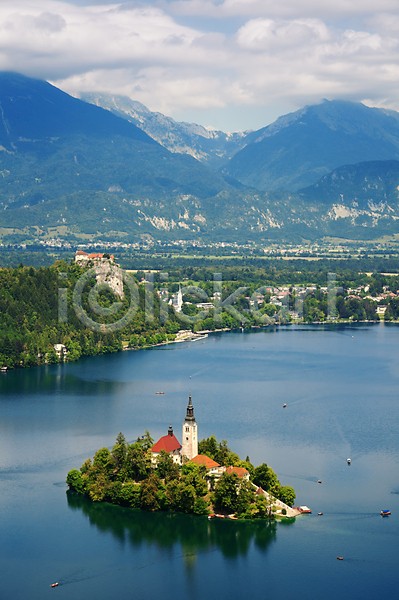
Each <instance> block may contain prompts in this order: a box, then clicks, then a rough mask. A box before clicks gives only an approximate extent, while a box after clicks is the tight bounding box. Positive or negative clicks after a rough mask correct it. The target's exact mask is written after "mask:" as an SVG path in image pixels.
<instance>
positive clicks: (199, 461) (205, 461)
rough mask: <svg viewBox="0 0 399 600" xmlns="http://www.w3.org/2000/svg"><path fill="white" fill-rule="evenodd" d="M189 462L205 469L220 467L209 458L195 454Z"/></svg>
mask: <svg viewBox="0 0 399 600" xmlns="http://www.w3.org/2000/svg"><path fill="white" fill-rule="evenodd" d="M190 462H193V463H195V464H196V465H205V466H206V468H207V469H213V468H214V467H220V465H219V463H217V462H215V461H214V460H212V459H211V458H209V456H205V455H204V454H197V456H194V458H192V459H191V460H190Z"/></svg>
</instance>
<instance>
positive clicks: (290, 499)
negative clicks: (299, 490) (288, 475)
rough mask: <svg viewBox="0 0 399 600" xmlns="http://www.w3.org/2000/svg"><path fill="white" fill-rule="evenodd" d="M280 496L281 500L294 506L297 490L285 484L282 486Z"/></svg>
mask: <svg viewBox="0 0 399 600" xmlns="http://www.w3.org/2000/svg"><path fill="white" fill-rule="evenodd" d="M278 498H279V499H280V500H281V502H284V504H288V506H292V505H293V504H294V502H295V490H294V489H293V488H292V487H291V486H289V485H285V486H283V487H282V488H280V491H279V494H278Z"/></svg>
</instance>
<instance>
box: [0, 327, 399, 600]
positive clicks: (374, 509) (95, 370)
mask: <svg viewBox="0 0 399 600" xmlns="http://www.w3.org/2000/svg"><path fill="white" fill-rule="evenodd" d="M398 383H399V328H398V327H397V326H395V325H384V324H381V325H371V324H370V325H359V326H358V327H351V328H339V327H331V328H329V327H322V326H303V327H299V326H298V327H294V326H292V327H281V328H280V329H274V330H273V329H270V330H258V331H256V332H253V333H237V332H231V333H224V334H222V335H210V336H209V337H208V338H207V340H206V341H205V342H202V341H197V342H195V343H189V344H175V345H170V346H167V347H160V348H156V349H150V350H141V351H131V352H123V353H118V354H114V355H108V356H101V357H93V358H87V359H83V360H81V361H79V362H77V363H72V364H67V365H53V366H48V367H41V368H36V369H29V370H21V371H18V372H17V371H15V372H10V373H7V374H1V376H0V486H1V493H0V526H1V529H0V531H1V535H0V559H1V570H0V598H1V599H2V600H11V599H13V600H17V599H22V598H23V599H24V600H25V599H27V598H28V599H29V600H36V599H37V600H42V599H43V598H46V597H48V596H50V595H57V598H73V599H74V600H80V599H85V600H87V599H93V600H94V599H95V600H108V599H109V600H112V599H114V598H132V599H133V598H147V599H150V600H151V599H155V598H157V597H159V596H160V595H168V596H169V595H170V596H171V597H173V598H174V600H180V599H181V600H186V599H202V598H211V599H213V598H215V599H218V600H220V599H224V598H226V599H233V600H235V599H239V598H240V599H241V598H249V597H251V596H256V597H272V598H278V599H279V600H285V599H287V600H288V599H290V600H291V599H292V598H295V600H302V599H303V600H305V599H306V600H312V599H313V598H314V599H319V598H320V599H323V600H330V599H335V598H340V599H341V598H342V599H344V600H346V599H351V600H353V599H362V600H364V599H376V600H377V599H378V600H380V599H384V598H395V597H397V594H398V585H399V569H398V559H399V432H398V424H399V402H398V396H399V392H398ZM157 391H163V392H164V395H156V392H157ZM189 391H191V393H192V399H193V405H194V410H195V417H196V420H197V422H198V431H199V437H200V439H202V438H203V437H208V436H209V435H212V434H214V435H215V436H216V437H217V439H218V440H221V439H226V440H227V441H228V444H229V446H230V448H231V449H232V450H233V451H235V452H237V453H238V454H239V455H240V456H241V457H242V458H245V457H246V456H247V455H249V457H250V459H251V462H253V463H254V464H255V465H258V464H260V463H262V462H267V463H268V464H269V465H270V466H271V467H272V468H273V469H274V470H275V471H276V473H277V475H278V477H279V480H280V482H281V483H282V484H283V485H291V486H293V487H294V488H295V490H296V493H297V501H296V502H297V503H298V504H307V505H308V506H309V507H310V508H311V509H312V511H313V512H312V514H311V515H307V516H301V517H298V518H297V519H296V520H293V521H291V522H284V523H283V522H282V523H273V524H270V523H267V522H263V521H256V522H253V523H247V522H233V521H228V522H221V521H217V522H215V521H212V522H209V521H208V520H207V519H206V518H205V519H204V518H200V517H193V516H186V515H181V514H176V513H157V514H148V513H145V512H142V511H138V510H131V509H124V508H119V507H114V506H110V505H106V504H93V503H91V502H90V501H88V500H87V499H86V498H84V497H80V496H76V495H74V494H70V493H67V489H66V485H65V477H66V474H67V472H68V471H69V470H70V469H72V468H79V467H80V465H81V464H82V463H83V461H84V460H85V459H86V458H87V457H89V456H91V457H92V456H93V454H94V453H95V451H96V450H98V449H99V448H101V447H103V446H108V447H111V446H112V445H113V444H114V441H115V438H116V436H117V434H118V433H119V431H122V432H123V433H124V435H125V437H126V439H127V440H128V441H133V440H135V439H136V438H137V436H138V435H141V434H142V433H144V430H145V429H146V428H148V429H149V430H150V432H151V434H152V437H153V438H154V439H155V440H156V439H158V438H159V437H160V436H161V435H165V434H166V432H167V429H168V427H169V423H172V425H173V427H174V432H175V434H176V435H177V437H178V439H181V424H182V421H183V419H184V416H185V411H186V406H187V401H188V393H189ZM284 403H286V404H287V407H286V408H285V409H284V408H283V404H284ZM348 457H350V458H351V459H352V464H351V465H350V466H348V465H347V462H346V459H347V458H348ZM318 480H322V484H318V483H317V481H318ZM387 508H388V509H390V510H391V511H392V515H391V516H390V517H386V518H382V517H381V516H380V514H379V513H380V511H381V510H382V509H387ZM318 512H323V516H318V515H317V513H318ZM337 556H343V557H344V560H343V561H338V560H337ZM54 581H58V582H59V584H60V585H59V587H58V588H56V589H51V588H50V587H49V584H50V583H52V582H54Z"/></svg>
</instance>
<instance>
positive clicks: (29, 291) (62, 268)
mask: <svg viewBox="0 0 399 600" xmlns="http://www.w3.org/2000/svg"><path fill="white" fill-rule="evenodd" d="M84 273H85V269H83V268H82V267H80V266H79V265H77V264H75V263H74V262H73V261H71V262H70V263H66V262H64V261H57V262H56V263H55V264H54V265H53V266H51V267H40V268H38V269H34V268H33V267H26V266H23V265H22V264H20V265H19V266H18V267H16V268H2V269H0V366H1V367H7V368H17V367H32V366H36V365H43V364H51V363H55V362H59V361H61V360H67V361H73V360H77V359H79V358H80V357H81V356H92V355H96V354H102V353H109V352H117V351H120V350H122V349H123V348H128V347H130V348H142V347H146V346H152V345H156V344H160V343H165V342H170V341H173V340H174V339H175V336H176V334H177V332H178V331H179V330H181V329H187V330H191V331H193V332H198V331H203V330H215V329H226V328H235V327H240V326H244V327H247V328H249V327H251V326H254V325H259V324H282V323H289V322H291V321H292V320H294V321H295V319H296V318H297V317H295V315H294V316H293V311H295V309H297V307H298V301H300V306H301V315H300V321H303V322H308V323H312V322H323V321H326V320H327V318H328V306H327V295H326V286H327V276H328V271H326V270H324V269H318V270H317V269H316V270H315V269H312V270H306V269H304V268H301V269H300V270H299V269H298V268H296V269H295V268H294V267H291V266H286V265H281V267H280V268H276V267H275V266H271V265H270V266H269V267H267V268H255V267H233V266H229V267H226V268H224V269H223V271H222V273H221V274H220V276H219V280H220V281H219V280H217V278H215V270H214V269H213V268H211V267H202V268H194V267H184V266H182V267H180V268H175V269H174V270H170V271H169V272H164V273H160V272H156V273H152V274H151V277H150V276H149V275H148V274H146V273H144V272H143V271H136V272H134V273H133V280H134V281H135V285H136V286H137V298H136V310H135V312H134V314H133V315H132V317H131V318H129V319H128V320H127V322H126V323H122V325H123V326H122V325H121V327H119V328H118V327H115V328H112V327H108V325H109V324H111V323H113V322H115V320H118V318H120V315H122V316H123V315H125V314H126V313H127V312H128V310H129V306H130V304H131V300H132V298H131V295H130V292H129V288H128V286H125V295H124V299H123V301H122V302H121V303H120V306H119V312H118V314H116V315H114V314H112V313H113V311H112V307H113V306H114V304H115V303H116V301H117V300H118V299H117V298H116V297H115V296H114V294H113V293H112V292H111V290H101V291H100V292H99V295H98V302H99V305H100V306H102V307H103V308H104V309H105V313H106V312H107V311H108V313H109V314H108V315H107V314H105V315H103V316H101V315H100V316H98V315H96V314H94V312H93V310H92V307H91V306H92V305H91V300H90V291H91V289H92V288H93V287H94V286H95V284H96V280H95V278H94V277H91V278H90V277H89V278H88V280H87V282H86V284H85V286H84V288H83V290H82V294H81V310H82V311H83V312H85V313H87V314H88V315H91V317H92V318H93V319H95V321H96V323H98V324H99V325H101V324H102V325H104V327H103V328H101V327H100V326H99V327H97V328H94V329H93V327H90V326H88V325H87V324H85V323H84V322H82V320H80V319H79V318H78V317H79V316H81V315H79V311H77V310H76V308H74V305H73V292H74V290H75V288H76V284H77V282H78V280H81V278H82V275H83V274H84ZM145 277H147V278H149V279H151V281H150V282H148V281H146V280H145ZM335 277H336V286H337V287H336V289H337V295H336V298H335V317H336V320H337V321H338V322H339V320H344V321H351V322H353V321H355V322H356V321H363V320H369V321H376V320H379V319H380V318H383V319H384V320H385V321H396V320H398V319H399V297H398V296H397V295H396V293H397V291H398V290H399V276H389V275H382V274H378V273H373V274H371V273H359V272H358V271H354V270H350V269H341V270H340V269H337V270H336V273H335ZM143 280H144V281H143ZM179 285H180V286H181V288H182V291H183V301H185V304H183V307H182V312H181V313H180V314H177V313H176V312H175V311H174V310H173V308H172V306H170V304H169V302H170V301H171V299H172V297H173V295H175V294H176V293H177V291H178V289H179ZM267 286H269V287H271V288H280V289H282V286H285V287H284V289H285V290H286V301H285V304H284V306H283V307H281V306H279V305H278V304H276V303H273V301H272V295H273V293H274V292H273V291H270V290H269V291H265V288H266V287H267ZM295 286H303V288H306V294H305V296H304V297H303V299H300V296H299V294H298V291H297V288H296V287H295ZM306 286H311V288H309V289H308V288H307V287H306ZM60 289H61V290H62V289H64V290H66V294H67V314H66V318H65V319H60V311H59V290H60ZM257 290H262V292H263V294H262V296H263V297H262V299H261V300H260V301H259V302H257V304H256V306H254V304H253V300H251V298H252V299H253V298H254V297H256V294H257ZM219 292H220V296H219V297H217V294H218V293H219ZM232 294H233V296H232ZM378 295H380V296H381V297H380V299H379V300H378V302H377V301H376V300H375V299H371V298H373V297H376V296H378ZM229 298H230V299H229ZM204 301H205V302H209V301H212V302H214V306H215V308H208V309H206V310H204V309H203V308H202V307H199V306H198V304H199V303H201V302H204ZM377 304H378V305H379V306H384V307H385V314H381V313H380V314H377V313H376V307H377ZM149 306H150V310H149V309H148V307H149ZM290 313H291V314H290ZM105 326H107V327H105ZM57 344H63V345H64V346H65V352H62V353H60V352H58V353H57V352H56V350H55V348H54V346H56V345H57Z"/></svg>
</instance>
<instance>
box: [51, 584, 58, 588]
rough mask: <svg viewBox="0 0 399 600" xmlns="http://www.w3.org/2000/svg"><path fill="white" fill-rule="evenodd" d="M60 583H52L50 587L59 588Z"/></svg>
mask: <svg viewBox="0 0 399 600" xmlns="http://www.w3.org/2000/svg"><path fill="white" fill-rule="evenodd" d="M57 585H58V583H50V587H57Z"/></svg>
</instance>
